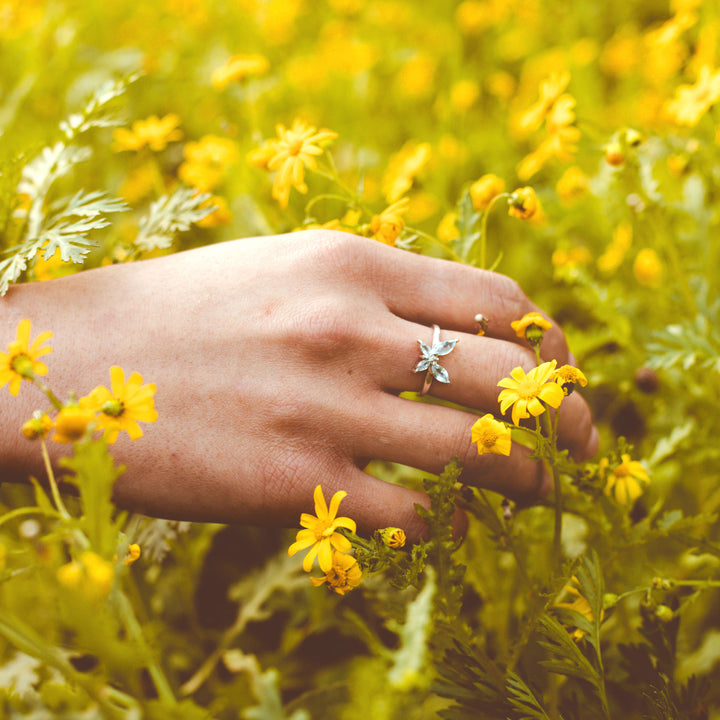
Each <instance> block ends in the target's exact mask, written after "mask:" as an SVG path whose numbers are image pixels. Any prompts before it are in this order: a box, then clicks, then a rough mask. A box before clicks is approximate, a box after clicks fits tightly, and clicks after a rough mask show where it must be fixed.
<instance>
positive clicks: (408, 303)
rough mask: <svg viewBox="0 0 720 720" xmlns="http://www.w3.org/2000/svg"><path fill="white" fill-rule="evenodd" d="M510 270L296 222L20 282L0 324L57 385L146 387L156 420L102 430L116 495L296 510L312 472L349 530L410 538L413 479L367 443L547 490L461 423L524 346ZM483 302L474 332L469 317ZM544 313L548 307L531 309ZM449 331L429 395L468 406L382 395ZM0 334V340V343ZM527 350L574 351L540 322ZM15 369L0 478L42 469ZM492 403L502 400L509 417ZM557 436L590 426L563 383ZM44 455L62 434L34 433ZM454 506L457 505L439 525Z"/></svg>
mask: <svg viewBox="0 0 720 720" xmlns="http://www.w3.org/2000/svg"><path fill="white" fill-rule="evenodd" d="M537 310H538V308H537V307H536V306H535V305H533V304H532V303H531V302H530V301H529V300H528V298H527V297H526V296H525V295H524V293H523V292H522V290H521V289H520V287H519V286H518V285H517V284H516V283H515V282H514V281H512V280H510V279H509V278H507V277H505V276H503V275H499V274H497V273H491V272H487V271H482V270H476V269H474V268H470V267H466V266H463V265H460V264H458V263H451V262H448V261H444V260H438V259H433V258H428V257H423V256H419V255H414V254H411V253H408V252H406V251H402V250H398V249H395V248H390V247H387V246H385V245H382V244H381V243H378V242H376V241H372V240H367V239H364V238H360V237H356V236H354V235H348V234H345V233H339V232H333V231H326V230H310V231H304V232H298V233H292V234H289V235H279V236H274V237H262V238H248V239H243V240H236V241H233V242H227V243H221V244H217V245H212V246H208V247H204V248H199V249H196V250H191V251H187V252H183V253H178V254H175V255H170V256H167V257H163V258H158V259H155V260H147V261H143V262H137V263H131V264H126V265H113V266H110V267H106V268H100V269H96V270H89V271H86V272H82V273H78V274H76V275H72V276H69V277H65V278H61V279H58V280H52V281H48V282H43V283H31V284H26V285H18V286H15V287H13V288H11V290H10V291H9V292H8V294H7V296H6V298H5V299H4V300H3V301H2V321H1V323H0V331H1V332H2V337H3V338H5V339H6V340H7V342H9V341H10V340H11V339H13V338H14V337H15V329H16V327H17V324H18V322H19V321H20V320H21V319H22V318H23V317H28V318H30V319H31V321H32V337H35V336H36V335H37V334H39V333H40V332H42V331H43V330H52V331H53V333H54V337H53V338H52V339H51V341H50V344H51V346H52V348H53V352H52V353H51V354H50V355H48V356H46V357H44V358H43V360H44V361H45V362H46V364H47V365H48V368H49V373H48V375H47V376H46V378H45V379H46V381H47V382H48V383H49V385H50V386H51V387H52V388H53V390H54V391H55V392H56V394H57V395H58V396H59V397H61V398H62V397H66V396H67V395H68V394H69V393H70V391H72V390H75V391H76V392H77V394H78V395H84V394H87V393H88V392H89V391H90V390H91V389H92V388H93V387H95V386H96V385H105V386H106V387H107V386H109V384H110V377H109V368H110V366H111V365H120V366H121V367H122V368H123V369H124V370H125V373H126V377H127V376H129V374H130V373H131V372H133V371H136V372H139V373H140V374H141V375H142V376H143V378H144V381H145V382H154V383H155V384H156V385H157V393H156V395H155V406H156V409H157V411H158V414H159V419H158V421H157V422H156V423H154V424H144V425H143V429H144V431H145V435H144V437H143V438H141V439H140V440H138V441H135V442H131V441H130V440H129V439H128V437H127V435H126V434H125V433H122V434H121V436H120V438H119V439H118V441H117V443H115V445H113V446H112V454H113V456H114V457H115V459H116V461H117V462H118V463H122V464H124V465H126V466H127V470H126V472H125V473H124V474H123V475H122V476H121V477H120V479H119V480H118V482H117V484H116V486H115V496H116V497H115V499H116V501H117V503H118V504H119V505H121V506H123V507H126V508H129V509H131V510H135V511H138V512H143V513H146V514H149V515H155V516H160V517H169V518H177V519H189V520H198V521H215V522H243V523H253V524H259V523H263V524H279V525H286V526H295V525H297V522H298V517H299V515H300V513H301V512H312V494H313V489H314V487H315V485H317V484H318V483H320V484H321V485H322V487H323V490H324V492H325V497H326V498H327V499H328V500H329V498H330V497H331V495H332V493H334V492H335V491H336V490H346V491H347V493H348V496H347V498H346V499H345V500H344V501H343V503H342V506H341V510H340V514H341V515H348V516H350V517H352V518H353V519H355V520H356V521H357V524H358V528H359V529H360V530H362V531H365V532H367V531H369V530H372V529H374V528H377V527H385V526H390V525H393V526H398V527H402V528H404V529H405V531H406V533H407V535H408V537H409V538H410V539H411V540H412V539H417V538H418V537H419V536H421V534H422V532H423V523H422V521H421V520H420V519H419V517H418V516H417V514H416V513H415V511H414V509H413V505H414V503H416V502H420V503H422V504H424V505H427V498H426V497H425V496H424V495H423V494H421V493H417V492H414V491H411V490H409V489H406V488H402V487H399V486H396V485H392V484H390V483H387V482H383V481H382V480H378V479H376V478H373V477H371V476H370V475H368V474H367V473H365V472H363V470H362V468H363V467H364V466H365V465H366V463H367V462H368V460H369V459H372V458H376V459H382V460H388V461H392V462H398V463H402V464H405V465H408V466H411V467H416V468H420V469H422V470H423V471H426V472H430V473H438V472H440V471H441V470H442V468H443V466H444V465H445V464H446V463H447V462H448V461H449V460H450V459H452V458H453V457H457V458H458V459H459V461H460V462H461V463H462V465H463V466H464V470H463V473H464V474H463V478H464V480H465V481H466V482H468V483H471V484H476V485H479V486H482V487H486V488H490V489H492V490H495V491H498V492H500V493H503V494H504V495H507V496H509V497H512V498H515V499H519V500H523V501H527V500H532V499H533V498H537V497H538V495H542V494H544V493H547V492H548V491H549V490H550V485H549V480H548V479H547V478H546V477H545V476H544V475H543V473H542V472H539V466H538V464H537V463H536V462H535V461H533V460H530V459H528V458H527V452H526V451H524V450H523V449H522V448H519V447H516V448H515V449H514V450H513V453H512V454H511V456H510V457H509V458H508V457H502V456H497V455H483V456H479V455H478V452H477V448H476V446H475V445H473V444H472V443H471V439H470V428H471V426H472V424H473V423H474V422H475V420H476V419H477V416H478V414H483V413H485V412H493V413H494V414H496V415H498V414H499V406H498V403H497V396H498V393H499V388H498V387H497V382H498V380H500V379H501V378H503V377H506V376H508V375H509V374H510V371H511V370H512V369H513V368H514V367H516V366H517V365H521V366H523V367H524V368H525V369H526V370H529V369H530V368H532V367H534V365H535V358H534V353H533V352H532V351H531V350H530V349H529V347H528V346H527V344H526V343H525V342H524V341H523V340H520V339H518V338H517V337H516V336H515V333H514V332H513V331H512V329H511V328H510V322H511V321H512V320H516V319H518V318H520V317H521V316H522V315H523V314H525V313H526V312H530V311H537ZM479 312H482V313H483V314H484V315H485V316H487V317H488V318H489V319H490V323H489V328H488V334H487V335H486V336H485V337H478V336H477V335H476V334H475V333H476V325H475V321H474V319H473V318H474V316H475V315H476V314H477V313H479ZM546 317H547V316H546ZM433 324H438V325H439V326H440V328H441V329H442V332H441V339H451V338H458V339H459V340H460V342H459V343H458V344H457V346H456V348H455V349H454V350H453V351H452V353H450V354H449V355H446V356H444V357H443V358H442V360H441V363H442V365H443V366H444V367H445V368H446V369H447V371H448V373H449V375H450V380H451V382H450V384H449V385H443V384H441V383H438V382H437V381H435V382H433V383H432V386H431V389H430V393H429V394H430V395H431V396H435V397H437V398H442V399H444V400H449V401H452V402H453V403H457V404H460V405H463V406H466V407H468V408H472V409H473V412H468V411H464V410H461V409H456V408H449V407H445V406H440V405H436V404H432V403H427V402H416V401H414V400H412V399H406V398H401V397H398V395H399V394H400V393H401V392H403V391H415V392H417V391H419V390H420V389H421V388H422V385H423V378H424V373H417V374H416V373H414V372H413V368H414V366H415V364H416V363H417V361H418V360H419V358H420V352H419V346H418V342H417V341H418V339H422V340H423V341H424V342H426V343H430V341H431V337H432V330H431V326H432V325H433ZM5 342H6V341H5V340H3V346H4V345H5ZM541 349H542V355H543V359H545V360H549V359H552V358H555V359H557V361H558V364H559V365H561V364H564V363H567V362H572V358H571V356H570V354H569V352H568V348H567V344H566V341H565V338H564V336H563V334H562V332H561V330H560V329H559V328H558V326H557V324H555V323H553V327H552V329H551V330H549V331H548V332H547V333H546V335H545V337H544V339H543V343H542V346H541ZM43 400H44V399H43V397H42V396H41V395H40V393H39V392H38V391H37V390H36V389H35V388H33V387H31V386H30V385H29V384H28V383H23V387H22V389H21V391H20V394H19V396H18V397H17V398H13V397H12V396H10V394H9V393H8V392H7V388H4V389H2V391H1V392H0V406H1V416H0V438H2V440H1V441H0V443H2V446H0V467H2V468H3V475H4V477H5V478H6V479H12V480H22V479H26V478H27V476H28V474H30V473H32V474H34V475H35V476H36V477H42V476H43V470H42V466H41V463H40V452H39V448H38V446H37V444H36V443H33V442H29V441H28V440H26V439H25V438H23V437H22V436H21V435H20V434H19V432H18V428H19V427H20V426H21V425H22V423H23V422H24V421H25V420H26V419H27V418H29V417H30V415H31V414H32V411H33V410H35V409H41V408H45V406H46V403H45V402H43ZM506 419H509V415H508V418H506ZM559 435H560V441H561V444H562V445H563V446H564V447H567V448H569V449H570V450H571V452H572V453H573V455H574V456H575V457H576V458H578V459H584V458H587V457H590V456H592V455H593V454H594V453H595V451H596V449H597V431H596V430H595V428H594V426H593V423H592V417H591V414H590V411H589V409H588V407H587V405H586V403H585V402H584V401H583V399H582V398H581V396H580V395H579V394H578V393H573V394H572V395H570V396H568V397H567V398H566V399H565V400H564V401H563V404H562V409H561V413H560V420H559ZM48 447H49V449H50V451H51V455H52V458H53V461H54V462H55V463H57V459H58V458H59V457H61V456H62V455H63V454H67V452H68V448H67V447H66V446H63V445H60V444H58V443H54V442H52V441H50V442H48ZM463 523H464V519H463V517H462V516H461V515H460V514H459V515H458V517H457V528H458V531H459V532H462V529H463Z"/></svg>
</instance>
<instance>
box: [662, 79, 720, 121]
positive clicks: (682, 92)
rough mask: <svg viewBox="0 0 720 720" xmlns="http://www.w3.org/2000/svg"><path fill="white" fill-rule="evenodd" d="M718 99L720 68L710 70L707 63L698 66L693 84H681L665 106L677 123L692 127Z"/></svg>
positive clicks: (719, 98) (719, 94)
mask: <svg viewBox="0 0 720 720" xmlns="http://www.w3.org/2000/svg"><path fill="white" fill-rule="evenodd" d="M718 100H720V70H711V69H710V68H709V67H708V66H707V65H704V66H703V67H701V68H700V74H699V77H698V80H697V82H696V83H695V84H694V85H681V86H680V87H679V88H678V89H677V90H676V92H675V97H674V98H673V99H672V100H670V101H669V102H668V104H667V106H666V109H667V112H668V114H669V115H670V117H671V118H672V119H673V120H674V121H675V122H676V123H677V124H678V125H687V126H689V127H694V126H695V125H697V124H698V122H700V118H701V117H702V116H703V115H705V113H706V112H707V111H708V110H709V109H710V108H711V107H712V106H713V105H714V104H715V103H716V102H717V101H718Z"/></svg>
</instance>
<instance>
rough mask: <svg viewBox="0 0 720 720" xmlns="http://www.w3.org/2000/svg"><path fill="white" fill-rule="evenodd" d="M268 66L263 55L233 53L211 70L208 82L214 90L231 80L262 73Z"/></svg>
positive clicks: (234, 80)
mask: <svg viewBox="0 0 720 720" xmlns="http://www.w3.org/2000/svg"><path fill="white" fill-rule="evenodd" d="M269 68H270V63H269V62H268V59H267V58H266V57H265V56H264V55H233V56H232V57H231V58H229V59H228V60H227V61H226V62H225V63H224V64H223V65H221V66H220V67H218V68H215V70H213V72H212V75H211V76H210V82H211V83H212V85H213V87H214V88H215V89H216V90H222V89H223V88H224V87H225V86H226V85H228V84H229V83H231V82H239V81H240V80H244V79H245V78H248V77H250V76H252V75H263V74H265V73H266V72H267V71H268V69H269Z"/></svg>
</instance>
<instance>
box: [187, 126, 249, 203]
mask: <svg viewBox="0 0 720 720" xmlns="http://www.w3.org/2000/svg"><path fill="white" fill-rule="evenodd" d="M183 154H184V156H185V162H183V163H182V164H181V165H180V167H179V168H178V176H179V177H180V179H181V180H182V181H183V182H184V183H185V184H186V185H189V186H190V187H194V188H197V189H198V190H199V191H200V192H211V191H212V190H213V189H214V188H216V187H217V186H218V185H220V183H221V182H222V181H223V179H224V177H225V174H226V172H227V169H228V167H229V166H230V165H232V164H233V163H234V162H235V161H236V160H237V156H238V150H237V145H236V144H235V143H234V142H233V141H232V140H230V139H228V138H224V137H220V136H218V135H205V136H204V137H202V138H200V140H198V141H197V142H189V143H187V144H186V145H185V147H184V149H183Z"/></svg>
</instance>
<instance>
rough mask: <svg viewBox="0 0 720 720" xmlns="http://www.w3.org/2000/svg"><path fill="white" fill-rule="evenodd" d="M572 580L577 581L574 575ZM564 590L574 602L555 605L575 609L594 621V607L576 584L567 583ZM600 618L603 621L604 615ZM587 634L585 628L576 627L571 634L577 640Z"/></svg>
mask: <svg viewBox="0 0 720 720" xmlns="http://www.w3.org/2000/svg"><path fill="white" fill-rule="evenodd" d="M572 580H573V582H577V580H576V579H575V578H574V577H573V579H572ZM563 590H564V591H565V593H566V594H567V595H569V596H570V597H572V598H573V600H572V602H560V603H555V607H559V608H565V609H567V610H574V611H575V612H577V613H580V614H581V615H582V616H583V617H585V618H586V619H587V620H588V621H589V622H593V621H594V617H593V611H592V608H591V607H590V603H589V602H588V599H587V598H586V597H585V596H584V595H583V594H582V593H581V592H580V590H579V589H578V588H577V587H575V585H574V584H570V585H566V586H565V587H564V588H563ZM600 620H601V621H602V615H601V617H600ZM585 635H586V632H585V631H584V630H581V629H580V628H575V630H574V631H573V632H572V633H571V634H570V636H571V637H572V639H573V640H575V641H579V640H582V639H583V638H584V637H585Z"/></svg>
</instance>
